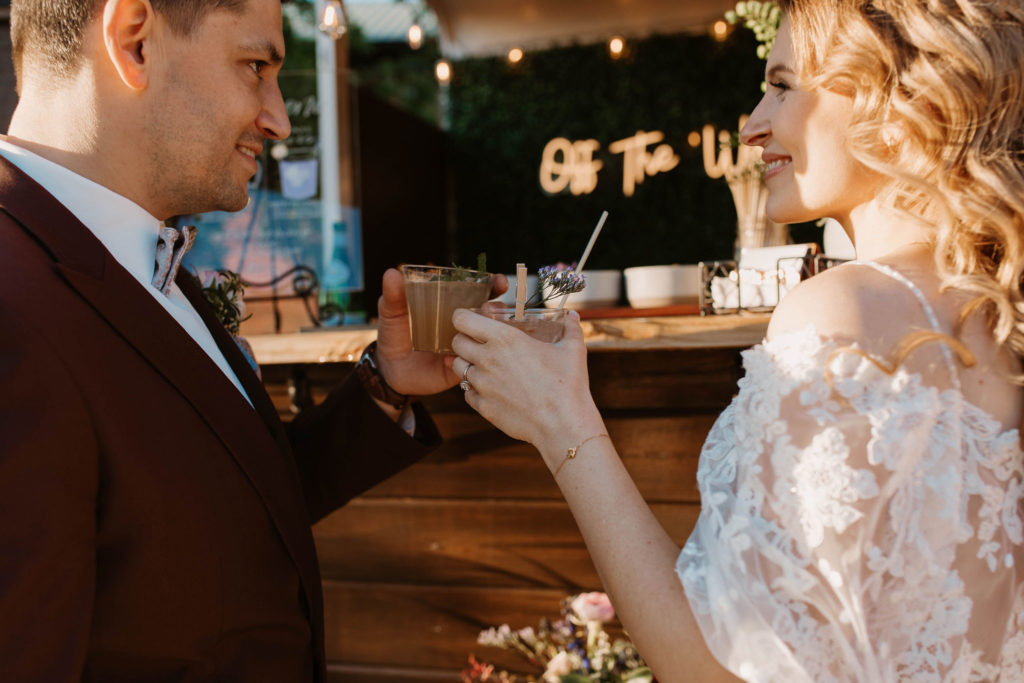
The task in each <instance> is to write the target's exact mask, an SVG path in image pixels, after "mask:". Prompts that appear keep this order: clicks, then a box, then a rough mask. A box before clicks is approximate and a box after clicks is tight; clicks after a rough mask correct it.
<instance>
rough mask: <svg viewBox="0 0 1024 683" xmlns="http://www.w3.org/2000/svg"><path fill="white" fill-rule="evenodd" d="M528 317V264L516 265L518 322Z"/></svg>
mask: <svg viewBox="0 0 1024 683" xmlns="http://www.w3.org/2000/svg"><path fill="white" fill-rule="evenodd" d="M525 315H526V264H525V263H517V264H516V320H517V321H520V320H522V319H523V316H525Z"/></svg>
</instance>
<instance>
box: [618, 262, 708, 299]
mask: <svg viewBox="0 0 1024 683" xmlns="http://www.w3.org/2000/svg"><path fill="white" fill-rule="evenodd" d="M623 273H625V275H626V298H627V299H629V305H630V306H632V307H633V308H656V307H658V306H676V305H679V304H693V303H697V298H698V292H699V291H700V267H699V266H692V265H685V266H682V265H678V264H675V265H671V266H637V267H635V268H626V270H624V271H623Z"/></svg>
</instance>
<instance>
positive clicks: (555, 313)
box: [472, 306, 565, 343]
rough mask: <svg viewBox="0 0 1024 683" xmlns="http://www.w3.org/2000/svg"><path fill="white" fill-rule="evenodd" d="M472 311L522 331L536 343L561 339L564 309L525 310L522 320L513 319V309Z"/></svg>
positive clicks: (476, 309)
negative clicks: (536, 341) (535, 340)
mask: <svg viewBox="0 0 1024 683" xmlns="http://www.w3.org/2000/svg"><path fill="white" fill-rule="evenodd" d="M472 310H473V312H474V313H479V314H480V315H483V316H486V317H488V318H491V319H492V320H500V321H501V322H503V323H505V324H506V325H511V326H512V327H515V328H516V329H519V330H522V331H523V332H525V333H526V334H528V335H530V336H531V337H533V338H534V339H537V340H538V341H542V342H549V343H554V342H556V341H558V340H559V339H561V338H562V332H563V329H564V328H563V324H564V323H565V309H564V308H527V309H526V310H525V311H524V313H523V319H522V320H516V319H515V315H516V309H514V308H502V307H499V306H484V307H482V308H474V309H472Z"/></svg>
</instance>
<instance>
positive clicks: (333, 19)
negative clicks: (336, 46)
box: [319, 0, 348, 40]
mask: <svg viewBox="0 0 1024 683" xmlns="http://www.w3.org/2000/svg"><path fill="white" fill-rule="evenodd" d="M319 28H320V30H321V31H323V32H324V33H326V34H327V35H328V36H330V37H331V38H333V39H334V40H337V39H338V38H341V37H342V36H343V35H345V32H346V31H348V25H347V22H346V20H345V10H343V9H342V7H341V2H340V1H339V0H327V1H326V2H324V11H323V13H322V14H321V15H320V26H319Z"/></svg>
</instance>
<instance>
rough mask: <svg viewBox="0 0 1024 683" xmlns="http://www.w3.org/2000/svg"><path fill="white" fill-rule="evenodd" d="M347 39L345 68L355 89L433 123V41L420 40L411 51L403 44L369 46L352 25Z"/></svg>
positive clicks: (436, 50) (435, 47)
mask: <svg viewBox="0 0 1024 683" xmlns="http://www.w3.org/2000/svg"><path fill="white" fill-rule="evenodd" d="M350 36H351V37H350V43H349V60H350V64H349V66H350V68H351V69H352V71H353V72H354V73H355V75H356V77H357V79H358V82H359V85H360V86H362V87H364V88H368V89H369V90H370V91H371V92H373V94H375V95H377V96H378V97H380V98H381V99H383V100H386V101H388V102H390V103H391V104H393V105H395V106H396V107H398V108H400V109H404V110H405V111H408V112H411V113H413V114H415V115H417V116H419V117H420V118H422V119H424V120H426V121H430V122H431V123H436V122H437V87H438V86H437V79H435V78H434V62H436V61H437V60H438V59H440V57H441V51H440V48H439V47H438V44H437V39H436V38H431V37H427V38H424V40H423V45H421V46H420V49H418V50H413V49H411V48H410V47H409V46H408V45H407V44H405V43H378V44H373V43H370V42H368V41H367V40H366V39H365V38H364V37H363V35H362V31H361V30H360V29H359V27H358V26H356V25H353V26H352V31H351V34H350Z"/></svg>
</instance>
